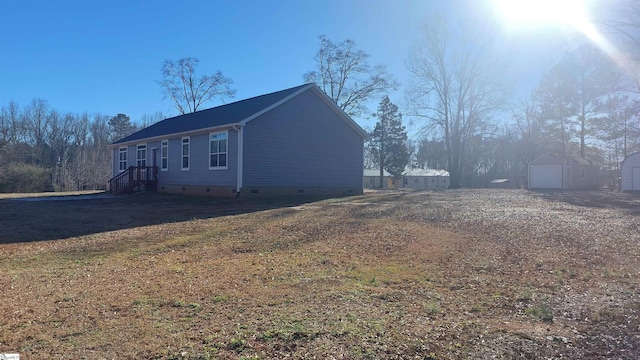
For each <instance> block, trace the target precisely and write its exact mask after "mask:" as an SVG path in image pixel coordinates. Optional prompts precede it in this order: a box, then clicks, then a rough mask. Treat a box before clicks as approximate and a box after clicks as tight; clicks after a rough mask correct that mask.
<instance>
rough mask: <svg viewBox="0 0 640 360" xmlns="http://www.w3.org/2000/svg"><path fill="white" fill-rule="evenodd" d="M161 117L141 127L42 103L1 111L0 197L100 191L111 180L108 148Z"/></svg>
mask: <svg viewBox="0 0 640 360" xmlns="http://www.w3.org/2000/svg"><path fill="white" fill-rule="evenodd" d="M163 118H164V116H163V115H162V114H161V113H156V114H154V115H144V116H143V117H142V119H141V121H140V123H139V124H133V123H131V120H130V118H129V117H128V116H126V115H123V114H118V115H117V116H109V115H103V114H88V113H82V114H71V113H66V114H63V113H60V112H58V111H57V110H55V109H54V108H52V107H51V106H50V105H49V103H48V102H47V101H45V100H42V99H34V100H33V101H31V103H29V104H27V105H24V106H20V105H19V104H18V103H16V102H15V101H11V102H9V103H8V104H6V105H4V106H2V107H0V192H41V191H73V190H97V189H104V188H105V186H106V182H107V181H108V180H109V178H110V177H111V163H112V160H111V152H110V151H109V147H108V145H109V144H110V143H111V142H113V141H115V140H117V139H119V138H121V137H123V136H126V135H129V134H131V133H132V132H134V131H137V130H138V129H139V128H141V127H144V126H147V125H151V124H152V123H155V122H157V121H159V120H162V119H163Z"/></svg>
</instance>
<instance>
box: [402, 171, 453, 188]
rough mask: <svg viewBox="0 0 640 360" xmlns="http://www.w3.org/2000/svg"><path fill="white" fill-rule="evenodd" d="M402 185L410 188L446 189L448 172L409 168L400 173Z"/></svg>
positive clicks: (447, 186)
mask: <svg viewBox="0 0 640 360" xmlns="http://www.w3.org/2000/svg"><path fill="white" fill-rule="evenodd" d="M402 178H403V179H402V187H403V188H410V189H448V188H449V172H448V171H445V170H439V169H411V170H406V171H405V172H404V174H403V175H402Z"/></svg>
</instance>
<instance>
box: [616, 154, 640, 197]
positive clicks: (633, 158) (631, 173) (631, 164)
mask: <svg viewBox="0 0 640 360" xmlns="http://www.w3.org/2000/svg"><path fill="white" fill-rule="evenodd" d="M620 188H621V189H622V191H640V152H637V153H634V154H631V155H628V156H627V157H626V158H624V160H623V161H622V164H621V165H620Z"/></svg>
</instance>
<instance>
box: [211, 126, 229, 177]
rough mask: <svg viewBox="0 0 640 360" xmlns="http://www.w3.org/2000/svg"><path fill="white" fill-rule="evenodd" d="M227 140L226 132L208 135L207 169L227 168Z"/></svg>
mask: <svg viewBox="0 0 640 360" xmlns="http://www.w3.org/2000/svg"><path fill="white" fill-rule="evenodd" d="M227 138H228V133H227V132H226V131H223V132H217V133H210V134H209V169H210V170H213V169H226V168H227Z"/></svg>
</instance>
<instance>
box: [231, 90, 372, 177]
mask: <svg viewBox="0 0 640 360" xmlns="http://www.w3.org/2000/svg"><path fill="white" fill-rule="evenodd" d="M363 149H364V139H363V138H362V136H361V135H360V134H359V133H358V132H356V131H355V130H354V128H352V127H351V126H349V125H348V124H347V122H345V121H344V120H343V119H342V118H340V117H339V115H338V114H336V112H334V111H333V110H332V109H331V108H330V107H329V106H328V105H327V104H326V103H324V102H323V100H322V99H320V98H319V97H318V96H317V95H315V94H314V93H313V92H312V91H306V92H304V93H302V94H300V95H298V96H297V97H295V98H293V99H292V100H290V101H288V102H285V103H284V104H282V105H280V106H278V107H276V108H275V109H273V110H271V111H269V112H267V113H265V114H263V115H261V116H259V117H258V118H256V119H253V120H251V121H250V122H248V123H247V125H246V127H245V128H244V166H243V175H244V176H243V187H245V188H246V187H252V186H254V187H257V186H279V187H288V186H310V187H311V186H313V187H339V186H349V187H358V188H362V179H363Z"/></svg>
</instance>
